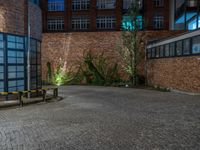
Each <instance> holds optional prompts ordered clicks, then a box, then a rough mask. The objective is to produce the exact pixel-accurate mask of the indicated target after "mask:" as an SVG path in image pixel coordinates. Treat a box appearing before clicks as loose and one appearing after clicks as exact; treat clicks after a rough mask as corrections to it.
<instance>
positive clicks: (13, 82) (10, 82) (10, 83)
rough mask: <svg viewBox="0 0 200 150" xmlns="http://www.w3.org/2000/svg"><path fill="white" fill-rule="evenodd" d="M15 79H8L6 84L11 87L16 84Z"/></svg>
mask: <svg viewBox="0 0 200 150" xmlns="http://www.w3.org/2000/svg"><path fill="white" fill-rule="evenodd" d="M16 84H17V83H16V81H15V80H14V81H8V86H9V87H13V86H16Z"/></svg>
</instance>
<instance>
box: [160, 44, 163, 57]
mask: <svg viewBox="0 0 200 150" xmlns="http://www.w3.org/2000/svg"><path fill="white" fill-rule="evenodd" d="M160 57H164V46H160Z"/></svg>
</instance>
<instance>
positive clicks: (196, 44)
mask: <svg viewBox="0 0 200 150" xmlns="http://www.w3.org/2000/svg"><path fill="white" fill-rule="evenodd" d="M192 53H193V54H199V53H200V36H197V37H194V38H193V39H192Z"/></svg>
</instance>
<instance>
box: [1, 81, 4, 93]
mask: <svg viewBox="0 0 200 150" xmlns="http://www.w3.org/2000/svg"><path fill="white" fill-rule="evenodd" d="M0 92H4V82H3V81H0Z"/></svg>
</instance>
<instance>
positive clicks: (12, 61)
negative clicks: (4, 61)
mask: <svg viewBox="0 0 200 150" xmlns="http://www.w3.org/2000/svg"><path fill="white" fill-rule="evenodd" d="M16 62H17V61H16V58H12V57H10V58H8V63H9V64H15V63H16Z"/></svg>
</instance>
